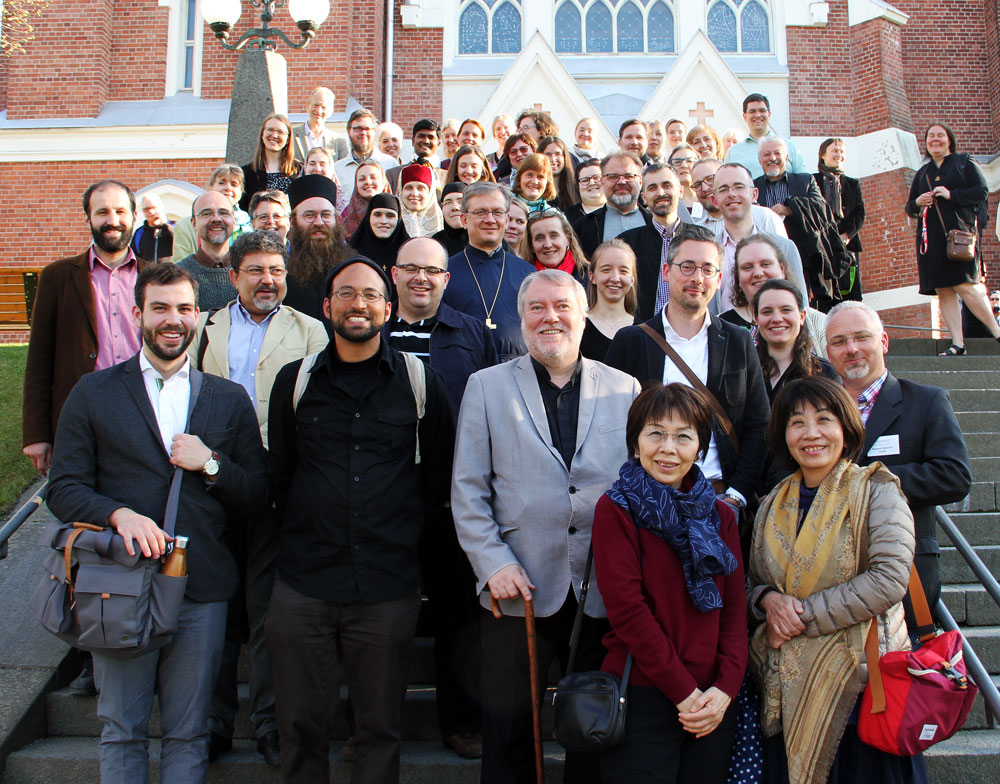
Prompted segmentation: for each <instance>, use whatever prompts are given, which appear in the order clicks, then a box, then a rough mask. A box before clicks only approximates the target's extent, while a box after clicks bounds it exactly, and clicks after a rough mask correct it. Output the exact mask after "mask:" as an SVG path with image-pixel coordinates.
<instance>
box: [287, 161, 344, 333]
mask: <svg viewBox="0 0 1000 784" xmlns="http://www.w3.org/2000/svg"><path fill="white" fill-rule="evenodd" d="M288 203H289V206H291V208H292V225H291V228H290V229H289V231H288V246H289V253H288V275H287V279H286V286H287V289H288V291H287V293H286V295H285V300H284V301H285V304H286V305H291V306H292V307H293V308H295V309H296V310H297V311H298V312H299V313H305V314H306V315H307V316H312V317H313V318H314V319H317V320H319V321H322V322H323V323H324V325H325V326H326V329H327V332H328V333H329V334H330V335H331V336H332V335H333V332H332V327H331V326H330V325H329V322H328V321H327V320H326V318H325V317H324V316H323V300H324V299H325V294H324V292H323V279H324V278H325V277H326V274H327V273H328V272H329V271H330V270H331V269H333V267H334V266H336V265H337V264H339V263H340V262H342V261H344V260H345V259H348V258H350V257H351V256H352V255H353V254H354V250H353V249H352V248H350V247H348V245H347V238H346V237H345V236H344V229H343V227H342V226H341V225H340V217H339V216H338V215H337V209H336V206H335V205H336V204H337V185H336V183H334V182H333V180H331V179H330V178H329V177H324V176H323V175H322V174H307V175H305V176H304V177H299V178H298V179H295V180H292V185H291V187H290V188H289V189H288Z"/></svg>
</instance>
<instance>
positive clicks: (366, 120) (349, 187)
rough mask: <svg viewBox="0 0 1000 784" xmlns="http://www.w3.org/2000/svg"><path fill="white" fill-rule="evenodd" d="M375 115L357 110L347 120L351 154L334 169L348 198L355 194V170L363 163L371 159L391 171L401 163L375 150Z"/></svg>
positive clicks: (364, 110) (363, 110) (342, 159)
mask: <svg viewBox="0 0 1000 784" xmlns="http://www.w3.org/2000/svg"><path fill="white" fill-rule="evenodd" d="M377 124H378V123H377V122H376V121H375V115H374V114H372V113H371V112H370V111H368V110H367V109H357V110H355V111H354V112H352V113H351V116H350V118H348V120H347V135H348V137H349V138H350V141H351V154H350V155H346V156H344V157H343V158H341V159H340V160H339V161H337V163H336V165H335V166H334V168H335V169H336V171H337V181H338V182H339V183H340V187H341V188H343V189H344V190H345V191H346V192H347V198H350V197H351V196H352V195H353V194H354V170H355V169H357V168H358V166H360V165H361V163H362V162H363V161H366V160H368V159H369V158H371V159H372V160H374V161H378V162H379V163H380V164H382V168H383V169H391V168H393V167H394V166H398V165H399V161H397V160H396V159H395V158H393V157H392V156H391V155H386V154H385V153H384V152H381V151H379V150H377V149H375V126H376V125H377Z"/></svg>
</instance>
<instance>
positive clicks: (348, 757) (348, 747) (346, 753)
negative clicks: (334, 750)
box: [340, 735, 354, 762]
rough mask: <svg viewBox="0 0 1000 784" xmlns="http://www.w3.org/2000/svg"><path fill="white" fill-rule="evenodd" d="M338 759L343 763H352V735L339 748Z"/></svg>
mask: <svg viewBox="0 0 1000 784" xmlns="http://www.w3.org/2000/svg"><path fill="white" fill-rule="evenodd" d="M340 759H341V760H343V761H344V762H354V736H353V735H352V736H351V737H349V738H348V739H347V740H346V741H344V745H343V746H341V747H340Z"/></svg>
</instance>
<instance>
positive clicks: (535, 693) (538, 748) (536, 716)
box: [490, 594, 545, 784]
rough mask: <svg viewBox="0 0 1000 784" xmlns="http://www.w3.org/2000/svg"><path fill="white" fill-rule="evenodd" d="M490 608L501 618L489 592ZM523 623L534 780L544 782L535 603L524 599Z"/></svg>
mask: <svg viewBox="0 0 1000 784" xmlns="http://www.w3.org/2000/svg"><path fill="white" fill-rule="evenodd" d="M490 610H492V611H493V617H494V618H497V619H499V618H502V617H503V610H502V609H501V607H500V602H498V601H497V600H496V599H494V598H493V594H490ZM524 625H525V630H526V632H527V637H528V669H529V670H530V675H531V728H532V731H533V733H534V736H535V780H536V781H537V782H538V784H545V754H544V752H543V750H542V693H541V690H540V689H539V684H538V678H539V674H538V640H537V639H536V637H535V605H534V602H532V601H531V599H525V600H524Z"/></svg>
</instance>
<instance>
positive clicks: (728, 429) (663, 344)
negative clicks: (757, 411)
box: [639, 323, 740, 452]
mask: <svg viewBox="0 0 1000 784" xmlns="http://www.w3.org/2000/svg"><path fill="white" fill-rule="evenodd" d="M639 329H641V330H642V331H643V332H645V333H646V334H647V335H649V337H651V338H652V339H653V342H654V343H656V345H658V346H659V347H660V349H662V351H663V353H664V354H666V355H667V357H669V358H670V361H671V362H673V363H674V364H675V365H676V366H677V369H678V370H680V371H681V373H683V374H684V378H686V379H687V380H688V382H689V383H690V384H691V386H692V387H694V388H695V389H697V390H698V391H699V392H701V393H702V394H703V395H704V396H705V397H706V399H707V400H708V403H709V405H710V406H711V407H712V411H713V413H714V414H715V418H716V419H717V420H718V421H719V424H720V425H721V426H722V430H723V432H724V433H725V434H726V437H727V438H728V439H729V441H730V443H732V445H733V449H735V450H736V451H737V452H739V451H740V442H739V439H737V438H736V435H735V434H734V433H733V423H732V422H730V421H729V417H728V416H726V412H725V410H724V409H723V408H722V405H721V404H720V403H719V401H718V400H717V399H716V397H715V395H713V394H712V391H711V390H710V389H709V388H708V387H706V386H705V384H704V383H703V382H702V380H701V379H700V378H698V376H697V375H696V374H695V372H694V371H693V370H692V369H691V368H690V367H688V364H687V362H685V361H684V360H683V359H681V355H680V354H678V353H677V351H676V350H675V349H674V347H673V346H671V345H670V344H669V343H668V342H667V340H666V338H664V337H663V335H661V334H660V333H659V332H657V331H656V330H655V329H653V328H652V327H651V326H649V324H645V323H644V324H640V325H639Z"/></svg>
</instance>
